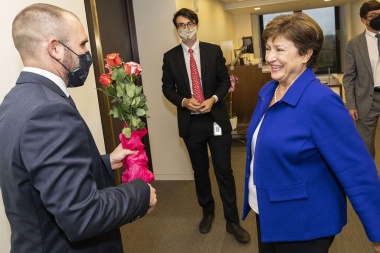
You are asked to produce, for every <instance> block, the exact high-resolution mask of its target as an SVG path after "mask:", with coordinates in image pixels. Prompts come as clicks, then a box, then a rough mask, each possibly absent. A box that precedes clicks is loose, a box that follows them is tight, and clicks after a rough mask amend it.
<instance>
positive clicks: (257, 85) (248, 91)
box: [226, 64, 272, 126]
mask: <svg viewBox="0 0 380 253" xmlns="http://www.w3.org/2000/svg"><path fill="white" fill-rule="evenodd" d="M228 68H229V66H228ZM229 74H230V75H236V76H237V77H238V79H239V81H238V83H236V86H235V91H234V92H233V94H232V112H233V113H234V114H236V116H237V117H238V126H239V124H242V123H243V124H244V123H249V122H250V120H251V116H252V113H253V110H254V109H255V106H256V104H257V100H258V93H259V91H260V89H261V88H262V87H263V86H264V84H266V83H267V82H269V81H270V80H272V79H271V75H270V73H262V71H261V68H259V65H258V64H255V65H247V66H235V67H234V70H229ZM229 97H230V94H227V96H226V101H227V105H228V101H229Z"/></svg>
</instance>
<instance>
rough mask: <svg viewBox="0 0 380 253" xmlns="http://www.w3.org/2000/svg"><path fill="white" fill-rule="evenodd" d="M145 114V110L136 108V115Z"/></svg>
mask: <svg viewBox="0 0 380 253" xmlns="http://www.w3.org/2000/svg"><path fill="white" fill-rule="evenodd" d="M145 114H146V111H145V110H144V109H142V108H137V110H136V115H137V116H139V117H141V116H144V115H145Z"/></svg>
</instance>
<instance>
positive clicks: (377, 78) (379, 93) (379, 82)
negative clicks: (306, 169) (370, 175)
mask: <svg viewBox="0 0 380 253" xmlns="http://www.w3.org/2000/svg"><path fill="white" fill-rule="evenodd" d="M379 15H380V3H379V2H378V1H367V2H365V3H363V5H362V6H361V8H360V20H361V21H362V23H363V24H364V25H365V26H366V30H365V31H364V32H363V33H361V34H359V35H357V36H355V37H354V38H352V39H351V40H350V41H349V42H348V43H347V46H346V52H345V58H344V76H343V85H344V88H345V93H346V102H347V109H348V110H349V112H350V115H351V116H352V118H353V119H354V120H355V121H356V128H357V129H358V132H359V134H360V136H361V137H362V139H363V140H364V143H365V144H366V146H367V149H368V150H369V152H370V153H371V155H372V157H373V158H374V157H375V142H374V141H375V135H376V128H377V122H378V118H379V115H380V61H379V50H378V40H379V39H380V38H379V39H378V38H377V36H380V35H378V34H379V32H380V16H379Z"/></svg>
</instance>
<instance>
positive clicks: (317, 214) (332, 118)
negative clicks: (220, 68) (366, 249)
mask: <svg viewBox="0 0 380 253" xmlns="http://www.w3.org/2000/svg"><path fill="white" fill-rule="evenodd" d="M263 37H264V39H265V40H266V55H265V58H266V62H267V63H268V65H269V67H270V71H271V77H272V79H273V81H270V82H268V83H267V84H266V85H265V86H264V87H263V88H262V89H261V91H260V92H259V101H258V104H257V106H256V108H255V111H254V113H253V116H252V120H251V123H250V126H249V129H248V134H247V141H248V142H247V143H248V145H247V160H246V173H245V175H246V176H245V197H244V210H243V219H245V218H246V217H247V215H248V213H249V211H250V210H251V209H253V210H254V211H255V212H256V214H257V223H258V235H259V236H258V237H259V238H258V239H259V252H260V253H263V252H265V253H266V252H275V253H280V252H281V253H282V252H283V253H298V252H299V253H301V252H302V253H305V252H321V253H322V252H328V249H329V247H330V246H331V243H332V242H333V240H334V236H335V235H336V234H338V233H339V232H341V230H342V228H343V226H344V225H345V224H346V223H347V214H346V210H347V203H346V195H347V196H348V197H349V199H350V201H351V203H352V205H353V207H354V209H355V211H356V212H357V214H358V215H359V217H360V219H361V221H362V223H363V226H364V228H365V230H366V233H367V235H368V238H369V239H370V240H371V241H372V242H374V247H375V249H376V248H377V252H380V249H379V247H380V246H379V243H376V242H380V182H379V178H378V175H377V170H376V166H375V163H374V161H373V159H372V157H371V155H370V154H369V153H368V151H367V149H366V147H365V145H364V143H363V141H362V139H361V138H360V136H359V134H358V133H357V131H356V128H355V126H354V123H353V121H352V118H351V117H350V115H349V113H348V111H347V110H346V108H345V107H344V104H343V102H342V100H341V98H340V97H339V96H338V95H336V94H335V93H334V92H333V91H332V90H331V89H330V88H329V87H327V86H326V85H323V84H321V82H320V80H319V79H317V78H316V76H315V74H314V72H313V70H312V67H314V66H315V64H316V62H317V58H318V54H319V52H320V50H321V47H322V44H323V32H322V30H321V28H320V27H319V25H318V24H317V23H316V22H315V21H314V20H313V19H311V18H310V17H308V16H307V15H305V14H302V13H296V14H291V15H280V16H278V17H276V18H275V19H273V20H272V21H271V22H270V23H269V24H268V25H267V27H266V28H265V30H264V33H263ZM310 250H311V251H310Z"/></svg>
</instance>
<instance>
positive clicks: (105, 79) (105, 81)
mask: <svg viewBox="0 0 380 253" xmlns="http://www.w3.org/2000/svg"><path fill="white" fill-rule="evenodd" d="M99 82H100V83H101V84H102V85H104V86H106V87H108V86H109V85H110V84H111V83H112V78H111V75H110V74H102V75H101V76H100V78H99Z"/></svg>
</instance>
